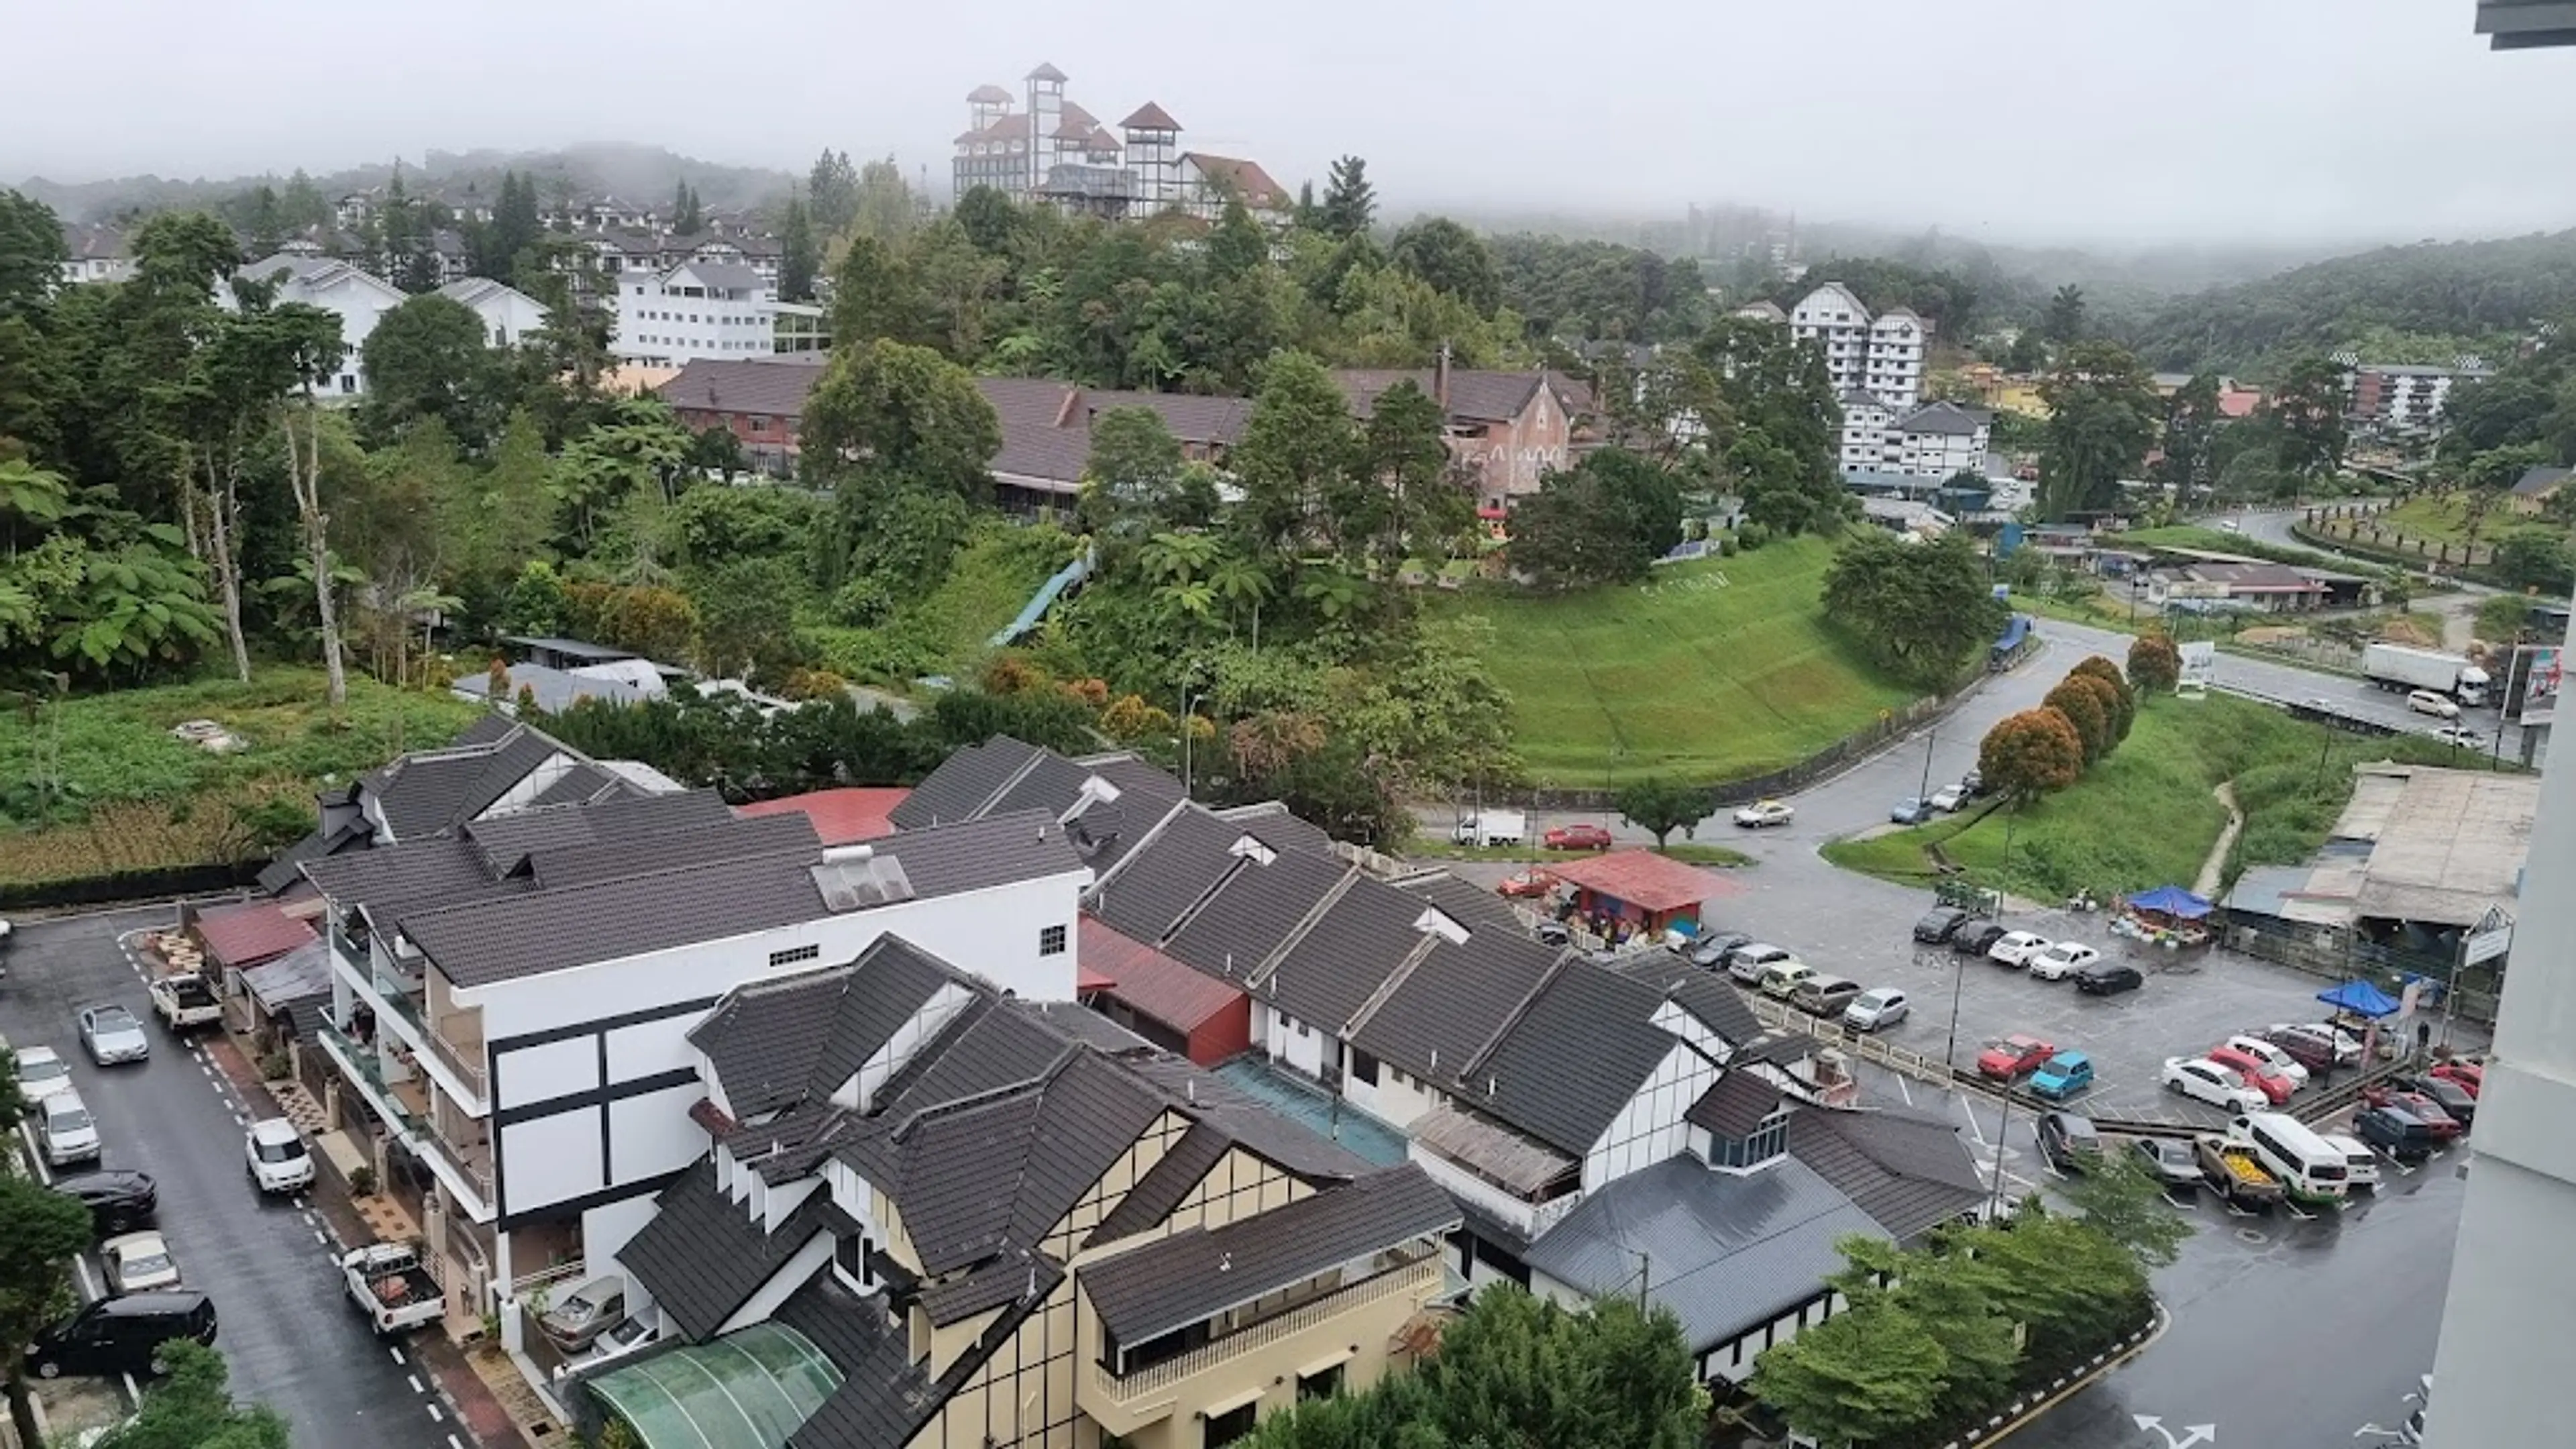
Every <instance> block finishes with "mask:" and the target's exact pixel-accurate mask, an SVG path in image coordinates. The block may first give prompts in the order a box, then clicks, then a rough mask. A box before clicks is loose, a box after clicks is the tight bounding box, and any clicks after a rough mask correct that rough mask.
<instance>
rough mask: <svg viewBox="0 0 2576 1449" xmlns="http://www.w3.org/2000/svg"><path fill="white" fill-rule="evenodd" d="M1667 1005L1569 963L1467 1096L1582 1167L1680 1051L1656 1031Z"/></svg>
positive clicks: (1606, 974)
mask: <svg viewBox="0 0 2576 1449" xmlns="http://www.w3.org/2000/svg"><path fill="white" fill-rule="evenodd" d="M1662 1004H1663V997H1662V996H1660V995H1659V994H1657V993H1656V991H1655V990H1654V988H1652V987H1650V986H1645V985H1642V984H1640V983H1638V982H1635V981H1631V980H1629V979H1628V978H1626V977H1624V976H1620V975H1618V974H1617V973H1615V972H1612V971H1609V970H1606V969H1604V968H1602V967H1600V966H1596V965H1593V964H1592V963H1590V962H1588V961H1582V960H1574V959H1569V960H1567V961H1564V962H1562V963H1560V964H1559V966H1558V967H1557V969H1556V973H1555V974H1554V975H1553V976H1551V977H1550V978H1549V979H1548V981H1547V983H1546V984H1545V985H1543V986H1541V987H1540V988H1539V990H1538V991H1537V993H1536V994H1534V995H1533V996H1532V997H1531V998H1530V1001H1529V1004H1528V1006H1527V1008H1526V1009H1524V1010H1523V1011H1522V1012H1521V1014H1520V1016H1519V1017H1518V1018H1517V1019H1516V1020H1515V1021H1513V1022H1512V1024H1511V1025H1510V1026H1509V1027H1507V1028H1505V1030H1504V1032H1503V1034H1502V1036H1501V1037H1500V1038H1499V1039H1498V1040H1497V1041H1496V1042H1495V1043H1494V1044H1493V1045H1492V1046H1491V1047H1489V1048H1488V1049H1487V1050H1486V1051H1485V1053H1484V1054H1483V1055H1482V1056H1480V1057H1478V1058H1477V1059H1476V1060H1475V1061H1474V1062H1473V1063H1471V1064H1470V1065H1469V1067H1468V1070H1467V1072H1466V1073H1465V1076H1466V1080H1465V1081H1464V1082H1463V1083H1461V1089H1462V1093H1463V1095H1465V1096H1466V1097H1467V1098H1468V1099H1469V1100H1470V1101H1472V1102H1473V1103H1474V1104H1475V1105H1476V1106H1478V1107H1479V1108H1481V1109H1482V1110H1484V1111H1487V1112H1490V1113H1491V1114H1492V1115H1494V1116H1496V1117H1499V1118H1501V1119H1502V1120H1503V1121H1504V1122H1505V1123H1508V1124H1509V1125H1511V1126H1512V1127H1514V1128H1517V1129H1518V1130H1520V1131H1522V1132H1526V1133H1528V1134H1529V1135H1530V1136H1533V1137H1535V1138H1537V1139H1538V1140H1539V1141H1541V1142H1544V1143H1546V1144H1547V1145H1548V1146H1550V1147H1553V1148H1555V1149H1556V1150H1557V1151H1559V1152H1563V1153H1565V1154H1567V1155H1569V1156H1571V1157H1575V1158H1578V1159H1579V1158H1581V1157H1582V1156H1583V1155H1584V1154H1585V1153H1588V1152H1590V1151H1591V1150H1592V1146H1593V1144H1594V1143H1596V1142H1598V1141H1600V1140H1601V1134H1602V1133H1604V1132H1607V1131H1608V1130H1609V1129H1610V1124H1611V1122H1612V1121H1613V1120H1615V1119H1616V1118H1617V1117H1618V1115H1619V1111H1620V1109H1621V1108H1623V1107H1625V1106H1627V1105H1628V1103H1629V1102H1630V1101H1631V1100H1632V1099H1634V1098H1635V1097H1636V1095H1637V1092H1638V1090H1639V1089H1640V1088H1642V1087H1644V1086H1645V1084H1646V1082H1647V1080H1648V1079H1649V1078H1651V1077H1652V1076H1653V1075H1654V1073H1655V1068H1657V1067H1658V1066H1661V1065H1662V1064H1663V1061H1664V1059H1665V1058H1666V1057H1668V1056H1670V1055H1671V1054H1672V1053H1673V1052H1674V1051H1676V1050H1682V1051H1687V1050H1689V1049H1690V1048H1689V1047H1688V1046H1687V1045H1685V1044H1684V1043H1683V1041H1682V1040H1681V1038H1679V1037H1677V1036H1674V1035H1672V1034H1671V1033H1669V1032H1667V1031H1665V1030H1664V1029H1663V1028H1661V1027H1658V1026H1656V1025H1655V1024H1654V1015H1655V1009H1656V1008H1657V1007H1658V1006H1660V1005H1662Z"/></svg>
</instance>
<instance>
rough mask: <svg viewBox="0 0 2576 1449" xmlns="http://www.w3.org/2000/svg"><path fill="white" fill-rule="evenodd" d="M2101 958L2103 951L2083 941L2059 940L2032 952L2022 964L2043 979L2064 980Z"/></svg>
mask: <svg viewBox="0 0 2576 1449" xmlns="http://www.w3.org/2000/svg"><path fill="white" fill-rule="evenodd" d="M2101 959H2102V953H2101V952H2099V951H2096V950H2094V949H2093V948H2092V947H2090V946H2087V945H2085V944H2084V943H2083V942H2081V941H2058V942H2054V943H2052V944H2050V945H2047V946H2043V947H2041V948H2040V949H2038V950H2036V951H2033V952H2031V953H2030V955H2029V956H2027V957H2025V958H2023V961H2022V964H2023V965H2024V966H2026V967H2028V968H2029V969H2030V974H2031V975H2033V976H2036V977H2038V978H2039V979H2040V980H2042V981H2063V980H2065V979H2066V978H2067V977H2068V976H2070V975H2073V974H2074V973H2075V972H2078V971H2081V970H2083V969H2084V968H2085V967H2087V966H2090V965H2092V964H2093V963H2094V962H2096V961H2099V960H2101Z"/></svg>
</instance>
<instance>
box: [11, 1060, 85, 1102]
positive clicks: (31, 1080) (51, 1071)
mask: <svg viewBox="0 0 2576 1449" xmlns="http://www.w3.org/2000/svg"><path fill="white" fill-rule="evenodd" d="M71 1089H72V1065H71V1063H69V1062H67V1061H64V1060H63V1056H62V1053H60V1052H58V1051H55V1050H54V1049H53V1048H52V1047H35V1046H31V1047H28V1048H26V1049H25V1050H23V1051H21V1052H19V1053H18V1095H19V1096H21V1097H23V1098H25V1099H26V1102H27V1110H28V1111H30V1112H32V1111H34V1110H36V1104H37V1103H39V1102H42V1101H43V1100H45V1099H46V1098H47V1097H54V1096H60V1095H61V1094H63V1093H65V1092H68V1091H70V1090H71Z"/></svg>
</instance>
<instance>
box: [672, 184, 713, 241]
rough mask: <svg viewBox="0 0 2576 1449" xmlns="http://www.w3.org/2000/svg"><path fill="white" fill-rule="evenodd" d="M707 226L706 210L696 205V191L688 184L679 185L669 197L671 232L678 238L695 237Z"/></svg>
mask: <svg viewBox="0 0 2576 1449" xmlns="http://www.w3.org/2000/svg"><path fill="white" fill-rule="evenodd" d="M706 225H707V213H706V208H704V207H702V206H700V205H699V204H698V193H697V190H696V189H695V188H694V187H692V186H690V185H689V183H688V182H686V181H683V182H681V183H680V186H679V190H678V191H677V192H675V193H673V195H672V197H671V230H672V231H673V232H675V233H677V234H678V235H680V236H695V235H697V234H698V233H699V232H701V231H704V230H705V229H706Z"/></svg>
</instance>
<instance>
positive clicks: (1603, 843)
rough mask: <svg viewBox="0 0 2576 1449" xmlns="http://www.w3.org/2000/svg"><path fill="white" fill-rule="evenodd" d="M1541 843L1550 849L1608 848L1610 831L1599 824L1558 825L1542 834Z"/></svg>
mask: <svg viewBox="0 0 2576 1449" xmlns="http://www.w3.org/2000/svg"><path fill="white" fill-rule="evenodd" d="M1538 840H1539V844H1541V845H1544V846H1546V847H1547V848H1548V849H1550V850H1608V849H1609V848H1610V832H1609V831H1607V830H1604V829H1602V828H1601V827H1600V826H1598V825H1558V826H1552V827H1550V828H1549V830H1548V832H1547V833H1546V834H1544V835H1541V836H1540V837H1539V838H1538Z"/></svg>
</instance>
